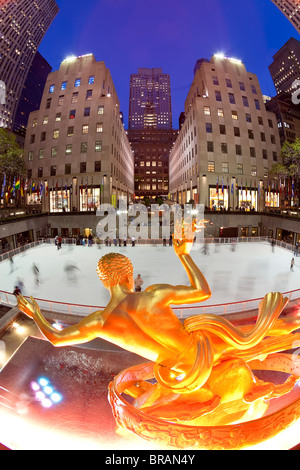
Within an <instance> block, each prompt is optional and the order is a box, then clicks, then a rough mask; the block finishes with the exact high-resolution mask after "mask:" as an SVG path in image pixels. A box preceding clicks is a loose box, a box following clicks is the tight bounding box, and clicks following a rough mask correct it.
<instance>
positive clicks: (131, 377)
mask: <svg viewBox="0 0 300 470" xmlns="http://www.w3.org/2000/svg"><path fill="white" fill-rule="evenodd" d="M250 364H251V368H252V370H253V371H255V375H256V376H258V377H259V378H260V379H261V380H264V381H268V380H270V381H272V382H273V383H274V384H278V385H279V384H281V383H283V382H284V381H285V380H286V379H287V376H290V375H292V374H293V375H295V376H298V377H299V376H300V360H299V357H298V356H295V355H293V354H288V353H281V354H273V355H270V356H269V357H267V358H266V359H265V360H263V361H260V360H258V361H252V362H251V363H250ZM151 377H152V378H154V372H153V367H152V370H151V365H150V364H142V365H136V366H134V367H131V368H130V369H128V370H125V371H123V372H121V373H120V374H118V376H116V377H115V379H114V380H113V381H112V382H111V383H110V386H109V399H110V403H111V406H112V409H113V413H114V417H115V420H116V422H117V424H118V425H119V426H121V427H123V428H124V429H126V430H127V431H129V432H130V433H132V434H135V435H137V436H139V437H142V438H143V439H145V440H147V441H155V442H156V443H157V444H158V445H161V446H162V447H163V446H164V447H168V448H172V447H173V448H174V449H179V450H181V449H193V450H202V449H203V450H204V449H206V450H237V449H243V448H255V447H257V448H258V449H259V448H261V449H263V450H265V449H276V450H279V449H286V450H287V449H291V448H292V447H294V446H297V445H298V444H299V442H298V441H299V437H296V440H295V435H297V436H299V435H300V386H299V384H296V385H295V386H294V388H293V390H292V391H291V392H289V393H287V394H286V395H284V396H281V397H279V398H272V399H271V400H269V407H268V409H267V411H266V413H265V415H264V416H262V417H261V418H259V419H253V420H252V421H251V419H250V420H249V419H248V421H245V422H238V423H234V424H228V425H223V426H207V425H206V426H201V425H190V424H189V423H188V422H186V423H183V422H182V421H181V422H173V421H170V420H164V419H161V418H157V417H151V416H149V415H148V414H146V413H144V412H143V410H142V409H137V408H135V407H133V406H131V405H130V401H129V400H128V398H129V397H128V396H127V395H126V387H127V385H128V384H130V385H131V386H132V384H134V383H136V384H138V383H139V382H140V381H143V380H150V381H151ZM228 410H230V406H228ZM228 412H229V411H228ZM212 414H213V412H212ZM207 416H208V418H209V416H210V415H209V414H208V415H207Z"/></svg>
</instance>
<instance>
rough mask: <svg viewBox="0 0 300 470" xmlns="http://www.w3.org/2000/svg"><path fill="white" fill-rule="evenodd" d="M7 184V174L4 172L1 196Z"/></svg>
mask: <svg viewBox="0 0 300 470" xmlns="http://www.w3.org/2000/svg"><path fill="white" fill-rule="evenodd" d="M5 186H6V174H5V173H4V179H3V184H2V191H1V197H3V196H4V192H5Z"/></svg>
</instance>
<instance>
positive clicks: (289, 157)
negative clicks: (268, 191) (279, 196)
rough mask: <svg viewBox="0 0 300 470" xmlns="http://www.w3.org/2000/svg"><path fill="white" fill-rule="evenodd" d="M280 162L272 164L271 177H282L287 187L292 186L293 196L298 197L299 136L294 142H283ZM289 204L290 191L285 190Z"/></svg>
mask: <svg viewBox="0 0 300 470" xmlns="http://www.w3.org/2000/svg"><path fill="white" fill-rule="evenodd" d="M280 157H281V163H276V164H274V165H273V166H272V167H271V169H270V171H269V174H270V176H271V177H274V178H280V179H283V180H284V181H285V182H286V183H287V187H290V188H292V187H293V188H294V196H295V195H296V194H297V195H298V197H299V190H300V138H297V139H296V140H295V142H288V141H286V142H284V144H283V146H282V149H281V154H280ZM287 195H288V199H289V204H290V203H291V201H290V198H291V197H292V193H291V191H287Z"/></svg>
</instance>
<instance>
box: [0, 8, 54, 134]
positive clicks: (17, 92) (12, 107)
mask: <svg viewBox="0 0 300 470" xmlns="http://www.w3.org/2000/svg"><path fill="white" fill-rule="evenodd" d="M0 5H1V9H0V38H1V41H0V81H1V82H2V83H4V84H5V90H6V97H5V100H3V101H5V103H4V104H2V105H1V106H0V127H8V128H10V129H12V128H13V127H14V120H15V116H16V111H17V108H18V104H19V100H20V96H21V93H22V90H23V87H24V84H25V81H26V78H27V76H28V73H29V70H30V67H31V65H32V62H33V59H34V57H35V54H36V52H37V49H38V47H39V45H40V43H41V41H42V39H43V37H44V36H45V34H46V32H47V30H48V28H49V26H50V25H51V23H52V21H53V20H54V18H55V16H56V15H57V13H58V11H59V8H58V6H57V3H56V1H55V0H2V1H1V3H0Z"/></svg>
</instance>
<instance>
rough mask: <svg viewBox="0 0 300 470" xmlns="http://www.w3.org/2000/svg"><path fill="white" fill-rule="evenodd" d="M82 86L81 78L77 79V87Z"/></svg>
mask: <svg viewBox="0 0 300 470" xmlns="http://www.w3.org/2000/svg"><path fill="white" fill-rule="evenodd" d="M80 85H81V78H76V80H75V85H74V86H75V87H79V86H80Z"/></svg>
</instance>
